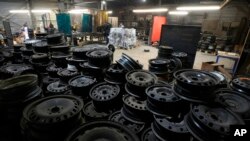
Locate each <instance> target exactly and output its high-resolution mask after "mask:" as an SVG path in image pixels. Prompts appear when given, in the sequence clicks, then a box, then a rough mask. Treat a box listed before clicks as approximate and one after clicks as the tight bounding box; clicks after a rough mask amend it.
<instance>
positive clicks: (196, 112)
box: [185, 105, 244, 141]
mask: <svg viewBox="0 0 250 141" xmlns="http://www.w3.org/2000/svg"><path fill="white" fill-rule="evenodd" d="M185 123H186V126H187V128H188V130H189V131H190V133H191V134H192V135H193V136H194V137H195V138H196V139H198V140H204V141H210V140H211V139H218V140H227V139H229V138H228V137H229V134H230V125H242V124H244V122H243V120H242V119H241V118H240V117H239V116H238V115H236V114H234V113H232V112H231V111H229V110H227V109H225V108H217V107H207V106H204V105H197V106H192V110H191V111H190V113H189V114H188V115H187V116H186V117H185Z"/></svg>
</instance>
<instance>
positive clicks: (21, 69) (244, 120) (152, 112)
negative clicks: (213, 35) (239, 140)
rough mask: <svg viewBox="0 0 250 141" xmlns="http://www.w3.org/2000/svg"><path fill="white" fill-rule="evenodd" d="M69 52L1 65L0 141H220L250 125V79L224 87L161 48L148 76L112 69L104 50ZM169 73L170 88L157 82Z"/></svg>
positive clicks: (126, 61) (134, 68)
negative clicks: (234, 129) (235, 128)
mask: <svg viewBox="0 0 250 141" xmlns="http://www.w3.org/2000/svg"><path fill="white" fill-rule="evenodd" d="M52 37H53V36H52ZM58 41H60V42H61V40H58ZM55 44H56V43H55ZM45 45H46V46H47V44H44V46H45ZM35 46H36V47H37V45H35ZM38 46H39V45H38ZM42 46H43V44H42ZM39 47H41V46H39ZM33 48H35V47H33ZM68 48H69V47H68V46H64V45H63V46H51V45H48V48H47V47H44V49H45V50H46V49H48V53H46V51H45V52H41V50H40V51H38V50H36V49H34V50H36V51H35V54H33V55H31V56H30V59H29V61H28V62H20V63H21V64H12V63H16V62H15V61H14V59H10V58H11V56H10V55H5V56H3V57H2V58H3V59H2V60H3V61H2V64H3V66H1V67H0V72H1V76H4V77H1V81H0V111H1V112H2V113H3V115H2V116H1V118H0V119H1V120H0V121H1V124H0V132H1V134H0V140H3V141H17V140H23V141H45V140H46V141H62V140H66V141H72V140H73V141H76V140H77V141H93V140H110V141H174V140H183V141H186V140H199V141H210V140H218V141H219V140H220V141H221V140H228V138H229V137H230V135H229V133H230V128H229V127H230V126H231V125H241V124H242V125H245V124H249V123H250V122H249V119H250V112H249V111H250V105H249V103H250V95H249V93H250V78H249V77H246V76H239V77H237V78H235V79H233V80H232V81H231V82H230V83H228V81H227V79H226V78H225V76H224V75H223V74H221V73H218V72H206V71H200V70H193V69H181V67H180V66H181V64H182V63H181V62H183V60H182V58H181V57H180V58H179V59H177V58H178V55H176V54H174V53H173V51H169V50H168V48H166V47H164V49H163V50H164V51H166V50H168V51H169V52H168V51H167V53H166V52H165V53H163V54H164V55H163V54H160V55H159V56H161V57H164V56H165V55H166V54H167V56H168V57H167V58H160V57H159V58H157V59H153V60H150V61H149V62H150V69H149V71H146V70H142V65H141V64H140V63H139V62H138V61H136V60H134V59H133V58H131V57H129V56H128V55H126V54H122V56H121V58H120V59H118V60H116V62H115V63H113V62H114V61H113V52H112V51H110V50H108V49H104V48H95V49H93V48H92V49H91V48H84V47H83V48H74V49H72V50H71V51H70V50H69V49H68ZM51 54H53V55H54V56H53V55H52V56H51ZM71 55H72V56H71ZM173 56H175V57H173ZM69 57H71V59H73V60H74V59H76V60H80V61H73V62H72V60H69ZM51 58H52V59H51ZM176 60H177V61H176ZM180 60H181V61H180ZM76 62H77V63H76ZM47 63H48V64H49V65H48V66H46V65H45V66H46V67H45V66H43V65H37V64H47ZM72 66H75V67H72ZM34 68H35V69H34ZM166 72H167V73H170V72H171V77H172V80H171V84H170V83H168V82H166V81H165V82H164V81H162V80H163V79H161V77H159V76H161V75H160V74H161V73H162V74H164V75H165V73H166ZM35 74H38V75H35ZM225 117H226V118H225ZM2 133H3V134H2Z"/></svg>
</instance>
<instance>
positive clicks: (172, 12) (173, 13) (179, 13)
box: [168, 11, 188, 16]
mask: <svg viewBox="0 0 250 141" xmlns="http://www.w3.org/2000/svg"><path fill="white" fill-rule="evenodd" d="M168 14H169V15H183V16H185V15H188V12H187V11H169V12H168Z"/></svg>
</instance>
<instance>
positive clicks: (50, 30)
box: [48, 23, 55, 34]
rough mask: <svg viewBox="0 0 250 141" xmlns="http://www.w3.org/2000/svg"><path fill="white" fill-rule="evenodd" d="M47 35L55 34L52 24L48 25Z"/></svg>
mask: <svg viewBox="0 0 250 141" xmlns="http://www.w3.org/2000/svg"><path fill="white" fill-rule="evenodd" d="M48 33H49V34H54V33H55V27H54V25H53V24H52V23H50V24H49V29H48Z"/></svg>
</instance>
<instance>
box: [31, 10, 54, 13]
mask: <svg viewBox="0 0 250 141" xmlns="http://www.w3.org/2000/svg"><path fill="white" fill-rule="evenodd" d="M31 12H32V13H50V12H51V10H49V9H42V10H31Z"/></svg>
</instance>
